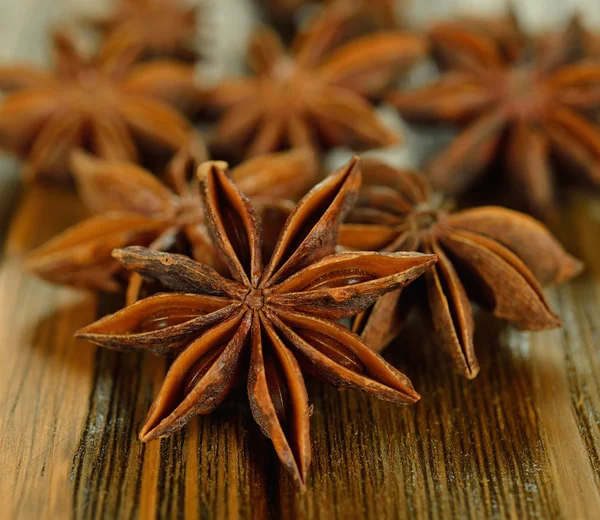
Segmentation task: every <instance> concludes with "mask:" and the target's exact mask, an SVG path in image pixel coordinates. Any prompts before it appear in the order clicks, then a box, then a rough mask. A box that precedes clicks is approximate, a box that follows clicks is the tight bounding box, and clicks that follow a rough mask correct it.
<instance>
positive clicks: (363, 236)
mask: <svg viewBox="0 0 600 520" xmlns="http://www.w3.org/2000/svg"><path fill="white" fill-rule="evenodd" d="M363 172H364V185H363V189H362V192H361V196H360V198H359V202H358V204H357V207H356V209H355V210H354V211H353V212H352V213H351V214H350V216H349V218H348V220H347V223H346V224H345V225H343V226H342V229H341V232H340V244H341V245H342V246H344V247H346V248H348V249H360V250H363V249H370V250H379V251H421V252H424V253H435V254H436V255H437V256H438V262H437V264H436V265H434V266H433V267H432V269H430V270H429V271H428V272H427V273H425V276H424V285H421V286H417V285H416V284H415V285H413V286H411V287H410V288H409V289H413V288H414V289H415V290H419V291H420V292H421V297H422V298H421V299H426V300H427V302H428V307H427V308H428V311H427V313H428V314H429V316H430V318H431V321H432V323H433V330H434V331H435V333H436V335H437V336H438V337H439V340H440V342H441V344H442V346H443V348H444V349H445V350H447V351H448V352H449V353H450V354H451V356H452V358H453V360H454V364H455V366H456V368H457V369H458V370H459V371H460V372H461V373H462V374H463V375H465V376H466V377H468V378H473V377H475V376H476V375H477V373H478V371H479V364H478V362H477V358H476V357H475V351H474V346H473V332H474V322H473V315H472V310H471V305H470V304H469V300H473V301H476V302H477V303H479V304H480V305H482V306H483V307H484V308H486V309H489V310H491V311H492V312H493V314H494V315H495V316H497V317H499V318H502V319H505V320H507V321H509V322H511V323H513V324H515V325H516V326H517V327H519V328H521V329H526V330H540V329H548V328H554V327H558V326H560V325H561V320H560V318H559V317H558V316H557V315H556V314H555V313H554V311H553V310H552V309H551V307H550V305H549V303H548V302H547V300H546V298H545V297H544V294H543V292H542V289H541V287H540V284H539V282H542V283H561V282H564V281H565V280H568V279H569V278H572V277H573V276H575V275H577V274H578V273H579V272H580V270H581V268H582V264H581V263H580V262H579V261H578V260H576V259H575V258H573V257H572V256H570V255H569V254H568V253H566V252H565V251H564V250H563V248H562V247H561V246H560V244H559V243H558V242H557V241H556V239H555V238H554V237H553V236H552V234H551V233H550V232H549V231H548V229H547V228H546V227H545V226H543V225H542V224H541V223H540V222H538V221H537V220H535V219H533V218H532V217H529V216H528V215H524V214H522V213H518V212H515V211H512V210H509V209H505V208H500V207H495V206H484V207H477V208H473V209H466V210H462V211H452V209H451V208H452V206H451V204H449V203H448V201H447V200H446V199H444V198H443V197H442V196H440V194H436V193H434V192H432V191H431V189H430V186H429V183H428V181H427V178H426V177H425V176H424V175H423V174H419V173H415V172H411V171H405V170H399V169H396V168H392V167H391V166H388V165H386V164H383V163H380V162H378V161H375V160H366V161H365V163H364V168H363ZM538 281H539V282H538ZM425 285H426V287H425ZM414 296H415V295H414V294H413V300H414V299H415V298H414ZM403 298H406V296H405V295H402V294H401V293H400V292H395V293H389V294H388V295H386V296H384V297H383V298H382V299H381V300H380V301H378V302H377V303H376V304H375V305H374V306H373V308H372V309H371V310H370V312H368V313H364V314H362V315H360V316H358V317H357V318H356V320H355V322H354V326H353V329H354V330H355V332H358V333H360V334H361V335H362V336H363V339H365V341H366V342H367V343H369V345H371V346H373V347H374V348H375V349H376V350H381V349H382V348H384V347H385V346H386V345H387V344H389V343H390V341H392V340H393V339H394V337H395V336H396V335H397V333H398V331H399V330H400V328H401V327H402V320H403V318H404V314H405V313H406V311H407V310H409V307H408V306H407V305H405V304H404V303H405V302H403ZM417 299H418V298H417ZM411 301H412V300H411Z"/></svg>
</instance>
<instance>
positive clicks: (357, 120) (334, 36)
mask: <svg viewBox="0 0 600 520" xmlns="http://www.w3.org/2000/svg"><path fill="white" fill-rule="evenodd" d="M351 20H352V9H348V8H346V7H344V5H342V4H334V5H332V6H331V7H329V8H327V9H323V10H322V12H321V13H320V14H319V15H318V16H316V17H315V18H313V19H311V20H310V23H309V24H308V27H306V28H305V30H303V31H301V32H300V34H299V35H298V36H297V37H296V38H295V40H294V42H293V44H292V47H291V51H290V53H287V52H286V51H285V49H284V47H283V44H282V42H281V41H280V39H279V37H278V36H277V35H276V34H275V33H274V32H273V31H272V30H271V29H268V28H266V27H265V28H262V29H261V30H260V31H258V33H257V34H256V35H255V36H254V38H253V39H252V42H251V45H250V50H249V62H250V65H251V67H252V69H253V70H254V72H255V76H252V77H249V78H245V79H237V80H230V81H225V82H224V83H222V84H220V85H218V86H217V87H216V88H215V89H214V90H213V91H211V92H209V93H208V94H207V104H208V106H212V107H213V108H217V109H225V114H224V115H223V117H222V119H221V120H220V122H219V124H218V126H217V128H216V136H215V145H216V146H217V148H219V149H223V150H228V151H230V152H231V151H233V152H236V153H237V152H238V151H240V150H242V151H243V152H244V154H245V155H246V156H250V157H252V156H256V155H260V154H263V153H267V152H270V151H273V150H278V149H281V148H288V147H291V148H295V147H299V146H310V147H312V148H313V149H314V150H315V151H320V150H322V149H327V148H329V147H332V146H336V145H347V146H351V147H354V148H361V149H362V148H371V147H379V146H386V145H391V144H394V143H396V142H397V141H398V136H397V135H396V133H395V132H393V131H391V130H389V129H388V128H386V127H385V126H384V125H383V124H382V123H381V121H380V120H379V118H378V116H377V113H376V111H375V109H374V107H373V106H372V105H371V104H370V103H369V102H368V100H367V98H369V97H373V96H375V95H377V94H378V93H380V92H381V90H382V89H383V88H384V87H386V86H388V85H389V83H390V80H392V79H393V78H394V77H395V76H396V75H397V74H398V72H399V71H401V70H403V69H405V68H406V67H407V66H409V65H411V64H412V63H414V62H415V61H416V60H417V59H418V58H420V57H421V56H423V54H424V53H425V51H426V48H427V45H426V40H425V39H424V38H423V37H422V36H418V35H412V34H407V33H402V32H399V31H388V32H380V33H377V34H374V35H370V36H365V37H361V38H358V39H355V40H352V41H350V42H349V43H346V44H344V45H343V46H341V47H338V48H337V49H336V50H335V51H333V52H330V51H331V48H332V47H333V45H334V44H335V43H336V42H337V41H338V40H339V39H340V38H341V37H342V36H343V35H344V31H345V28H346V27H347V26H348V25H349V24H350V23H351Z"/></svg>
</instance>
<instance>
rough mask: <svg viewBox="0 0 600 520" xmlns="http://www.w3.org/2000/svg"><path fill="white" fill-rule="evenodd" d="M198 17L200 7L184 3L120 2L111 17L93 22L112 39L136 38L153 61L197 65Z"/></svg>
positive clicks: (178, 0)
mask: <svg viewBox="0 0 600 520" xmlns="http://www.w3.org/2000/svg"><path fill="white" fill-rule="evenodd" d="M196 15H197V7H196V6H191V7H190V6H187V5H184V3H183V2H182V1H181V0H116V2H115V7H114V11H113V12H112V13H111V14H110V15H109V16H107V17H97V18H92V19H90V20H89V21H90V22H91V23H92V24H93V25H95V26H97V27H99V28H100V29H102V30H103V31H104V32H105V33H107V34H108V35H109V36H112V35H114V34H115V33H122V34H126V35H129V36H134V37H135V38H136V39H137V40H138V41H139V42H140V43H141V44H142V45H143V47H144V51H145V54H146V55H147V56H148V57H150V58H157V57H159V58H160V57H162V58H164V57H171V58H179V59H183V60H186V61H195V60H196V59H197V58H198V53H197V51H196V49H195V45H194V39H195V36H196Z"/></svg>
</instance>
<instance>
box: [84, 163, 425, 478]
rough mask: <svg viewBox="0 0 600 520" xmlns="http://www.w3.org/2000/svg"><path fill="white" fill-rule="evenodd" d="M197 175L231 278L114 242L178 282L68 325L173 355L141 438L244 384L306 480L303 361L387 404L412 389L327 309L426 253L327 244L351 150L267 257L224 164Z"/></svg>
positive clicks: (368, 290) (348, 182) (260, 419)
mask: <svg viewBox="0 0 600 520" xmlns="http://www.w3.org/2000/svg"><path fill="white" fill-rule="evenodd" d="M199 175H200V176H201V179H202V181H201V182H202V197H203V202H204V208H205V211H206V218H207V223H208V227H209V230H210V232H211V235H212V237H213V239H214V241H215V246H216V247H217V248H218V250H219V251H220V252H221V254H222V256H223V258H224V259H225V262H226V264H227V265H228V267H229V271H230V276H227V277H225V276H221V275H219V274H218V273H217V272H215V271H214V270H213V269H211V268H210V267H208V266H206V265H203V264H200V263H198V262H195V261H193V260H191V259H189V258H187V257H185V256H179V255H172V254H167V253H158V252H156V251H152V250H148V249H144V248H139V247H135V248H128V249H125V250H118V251H116V252H115V256H116V257H117V258H118V259H119V260H120V261H121V262H122V263H123V265H124V266H125V267H127V268H128V269H132V270H135V271H136V272H138V273H140V274H141V275H143V276H145V277H150V278H153V279H157V280H160V281H161V282H162V283H163V284H164V285H165V286H167V287H169V288H170V289H171V290H172V291H174V292H173V293H166V294H159V295H156V296H152V297H149V298H146V299H144V300H140V301H139V302H137V303H135V304H133V305H131V306H130V307H127V308H125V309H124V310H122V311H120V312H117V313H116V314H113V315H112V316H108V317H106V318H104V319H102V320H100V321H98V322H96V323H94V324H92V325H90V326H88V327H86V328H84V329H83V330H82V331H81V332H80V333H79V334H78V336H79V337H82V338H86V339H88V340H90V341H92V342H94V343H96V344H99V345H102V346H105V347H109V348H114V349H118V350H131V349H133V350H138V349H144V350H150V351H152V352H155V353H171V352H178V353H179V355H178V356H177V358H176V359H175V361H174V362H173V364H172V365H171V367H170V369H169V371H168V373H167V375H166V378H165V381H164V383H163V385H162V388H161V390H160V391H159V394H158V396H157V398H156V399H155V401H154V404H153V405H152V407H151V408H150V411H149V413H148V416H147V417H146V420H145V422H144V425H143V426H142V430H141V432H140V439H141V440H143V441H148V440H151V439H155V438H157V437H163V436H166V435H169V434H171V433H172V432H174V431H176V430H179V429H180V428H181V427H183V426H184V425H185V424H186V423H187V422H188V421H189V420H190V418H191V417H192V416H194V415H196V414H206V413H209V412H211V411H212V410H213V409H214V408H215V407H216V406H218V405H219V404H220V403H221V402H222V401H223V399H225V397H227V395H228V394H229V393H230V391H231V390H232V388H233V387H234V386H236V385H238V384H241V383H244V384H247V390H248V398H249V401H250V407H251V409H252V414H253V416H254V418H255V420H256V422H257V423H258V424H259V425H260V427H261V429H262V430H263V432H264V433H265V435H267V436H268V437H270V438H271V440H272V442H273V446H274V447H275V450H276V451H277V454H278V456H279V458H280V460H281V462H282V463H283V464H284V466H285V468H286V469H287V470H288V471H289V472H290V473H291V474H292V475H293V476H294V478H295V480H296V481H297V482H298V484H299V485H300V486H302V487H303V486H304V485H305V481H306V473H307V469H308V466H309V463H310V439H309V415H310V411H309V410H310V408H309V404H308V396H307V392H306V387H305V384H304V378H303V375H302V373H303V371H308V372H311V373H314V374H316V375H318V376H319V377H321V378H323V379H325V380H326V381H329V382H330V383H332V384H334V385H336V386H341V387H351V388H358V389H361V390H363V391H365V392H367V393H369V394H371V395H373V396H375V397H378V398H380V399H384V400H387V401H391V402H394V403H401V404H407V403H413V402H415V401H416V400H417V399H419V396H418V394H417V393H416V392H415V391H414V390H413V388H412V385H411V383H410V381H409V380H408V379H407V378H406V376H404V375H403V374H402V373H400V372H399V371H397V370H396V369H394V368H393V367H392V366H390V365H389V364H388V363H387V362H385V361H384V360H383V358H381V357H380V356H379V355H378V354H376V353H375V352H374V351H373V350H371V349H370V348H369V347H368V346H367V345H366V344H365V343H364V342H363V341H362V340H361V339H360V338H359V337H358V336H356V335H354V334H352V333H351V332H350V331H349V330H348V329H346V328H345V327H343V326H342V325H340V324H338V323H336V322H335V321H334V320H338V319H340V318H343V317H348V316H352V315H354V314H356V313H357V312H360V311H362V310H364V309H365V308H366V307H368V306H369V305H370V304H372V303H373V302H374V301H375V300H376V299H377V298H378V297H379V296H381V295H383V294H385V293H386V292H389V291H393V290H395V289H398V288H400V287H403V286H404V285H406V284H408V283H410V282H411V281H412V280H414V279H415V278H417V277H418V276H419V275H420V274H422V273H423V272H424V271H425V270H426V269H427V268H429V267H430V266H431V265H432V264H433V263H434V262H435V256H433V255H421V254H419V253H371V252H358V253H338V254H334V249H335V246H336V243H337V236H338V227H339V224H340V222H341V220H342V219H343V218H344V216H345V214H346V213H347V211H348V210H349V209H350V207H351V205H352V203H353V201H354V200H355V198H356V195H357V193H358V189H359V187H360V167H359V161H358V159H354V160H352V161H351V162H350V163H349V164H348V165H346V166H345V167H343V168H341V169H339V170H337V171H335V172H334V173H332V174H331V175H330V176H329V177H327V178H326V179H325V180H324V181H323V182H321V183H320V184H319V185H317V186H316V187H315V188H313V189H312V190H311V191H310V192H309V194H308V195H306V196H305V197H304V198H303V199H302V200H301V201H300V202H299V203H298V206H297V207H296V209H295V210H294V212H293V213H292V215H291V216H290V217H289V219H288V220H287V222H286V223H285V226H284V228H283V230H282V232H281V234H280V236H279V239H278V242H277V245H276V246H275V249H274V252H273V254H272V256H271V257H270V259H268V260H267V262H266V265H265V264H264V263H263V259H262V255H261V226H260V223H259V221H258V220H257V218H256V215H255V212H254V210H253V208H252V206H251V204H250V203H249V201H248V200H247V199H246V198H245V197H244V196H243V195H242V194H241V192H240V191H239V189H238V188H237V187H236V185H235V184H234V183H233V182H232V181H231V179H230V177H229V176H228V175H227V173H226V171H225V170H224V169H223V166H222V165H221V164H220V163H212V164H206V165H205V166H203V167H202V168H201V169H200V171H199Z"/></svg>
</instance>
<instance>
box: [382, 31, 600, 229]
mask: <svg viewBox="0 0 600 520" xmlns="http://www.w3.org/2000/svg"><path fill="white" fill-rule="evenodd" d="M431 36H432V40H433V42H434V47H435V48H436V49H437V54H438V56H440V57H441V60H442V61H443V64H444V66H445V67H446V68H447V72H446V73H445V74H443V76H442V77H441V78H440V79H439V80H438V81H435V82H434V83H433V85H428V86H425V87H424V88H420V89H418V90H416V91H397V92H395V93H393V94H392V95H390V101H391V102H392V103H393V104H394V105H395V106H396V107H397V108H398V109H399V111H400V113H401V114H402V115H403V116H405V117H407V118H408V119H410V120H415V121H420V122H425V123H454V124H456V125H459V126H460V127H461V128H462V129H463V130H462V133H461V134H460V135H459V136H458V137H457V138H456V139H455V140H454V141H453V142H452V143H451V144H450V145H449V146H448V147H447V148H446V149H445V150H443V151H442V152H441V153H439V154H438V155H437V156H436V157H434V158H433V160H432V161H431V163H430V165H429V166H428V169H427V170H428V174H429V175H430V178H431V180H432V182H433V184H434V186H435V187H436V188H439V189H442V190H445V191H447V192H449V193H452V194H456V193H459V192H462V191H463V190H465V189H466V188H468V187H469V186H470V185H472V184H473V182H474V181H475V180H476V179H477V178H478V177H479V176H480V175H481V174H482V173H483V172H484V171H485V169H486V167H488V166H489V165H490V163H491V162H492V160H493V159H494V157H495V156H497V155H499V156H503V157H504V159H505V161H506V172H507V175H508V176H509V181H510V182H511V183H512V184H513V186H515V187H516V188H517V192H518V194H519V195H520V196H521V197H522V198H523V199H524V201H525V202H526V203H527V206H528V209H529V210H530V211H532V212H533V213H534V214H535V215H537V216H539V217H543V218H546V217H548V216H550V215H551V214H552V212H553V210H554V198H555V185H554V175H555V170H554V168H553V166H552V163H551V156H555V157H556V158H557V159H559V160H560V161H562V162H564V163H566V164H567V165H568V167H569V168H566V170H569V169H570V170H572V171H574V172H577V173H580V174H581V175H582V176H583V177H585V178H586V179H587V180H588V181H591V182H593V183H595V184H600V129H599V128H598V127H597V125H595V124H594V123H592V122H591V121H590V120H588V119H587V118H586V117H585V116H584V112H587V111H588V110H591V109H593V108H597V107H598V105H599V104H600V94H599V92H600V90H599V87H600V62H598V61H585V60H584V61H581V60H579V61H576V62H572V63H565V61H566V60H567V59H568V57H569V55H570V52H569V50H568V48H566V47H563V48H561V47H560V46H556V45H554V46H551V47H550V48H549V49H546V52H543V53H537V54H536V53H533V52H530V51H531V48H532V47H535V45H524V46H523V47H522V49H521V51H520V52H518V53H516V54H517V56H515V57H514V58H511V57H510V56H508V54H507V52H506V49H507V48H511V49H513V50H512V51H511V53H514V52H515V51H514V43H515V42H516V41H517V40H516V39H513V40H511V41H512V44H513V45H511V46H510V47H507V46H506V45H505V44H506V42H505V41H504V40H503V43H504V45H501V44H499V43H498V42H497V41H495V40H494V39H493V38H491V37H489V36H488V35H486V34H484V33H483V31H481V30H476V29H475V28H473V27H466V26H465V25H464V24H461V23H458V24H452V23H448V24H442V25H439V26H437V27H436V28H434V29H433V30H432V31H431ZM568 41H569V38H565V39H564V40H562V44H563V45H567V42H568ZM523 42H526V38H523Z"/></svg>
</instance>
